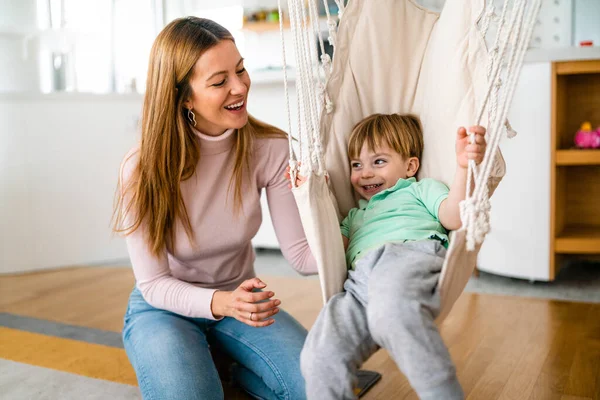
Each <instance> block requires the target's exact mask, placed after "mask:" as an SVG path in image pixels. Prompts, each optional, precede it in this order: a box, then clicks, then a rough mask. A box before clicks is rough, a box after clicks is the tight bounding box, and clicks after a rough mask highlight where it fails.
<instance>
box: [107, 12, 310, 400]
mask: <svg viewBox="0 0 600 400" xmlns="http://www.w3.org/2000/svg"><path fill="white" fill-rule="evenodd" d="M249 88H250V78H249V77H248V73H247V71H246V70H245V69H244V60H243V58H242V57H241V56H240V54H239V52H238V50H237V47H236V45H235V43H234V39H233V37H232V36H231V34H230V33H229V32H228V31H227V30H226V29H225V28H223V27H222V26H220V25H218V24H216V23H215V22H213V21H210V20H206V19H201V18H194V17H188V18H182V19H178V20H175V21H173V22H171V23H170V24H169V25H168V26H166V27H165V28H164V30H163V31H162V32H161V33H160V34H159V35H158V37H157V38H156V40H155V42H154V45H153V47H152V51H151V55H150V64H149V70H148V81H147V86H146V96H145V99H144V106H143V112H142V126H141V129H142V138H141V143H140V145H139V146H138V147H137V148H135V149H133V150H132V151H131V152H130V153H129V155H128V156H127V157H126V159H125V161H124V164H123V168H122V173H121V175H122V176H121V179H120V184H119V187H120V189H119V191H118V202H117V205H116V208H115V216H116V224H115V230H116V231H118V232H123V233H125V234H126V240H127V246H128V250H129V255H130V258H131V262H132V265H133V271H134V274H135V278H136V288H135V289H134V290H133V293H132V294H131V297H130V299H129V306H128V310H127V313H126V315H125V326H124V329H123V341H124V344H125V349H126V351H127V354H128V356H129V359H130V360H131V363H132V365H133V367H134V369H135V371H136V374H137V378H138V382H139V385H140V390H141V392H142V395H143V397H144V398H146V399H161V400H164V399H178V400H181V399H200V398H201V399H222V398H223V388H222V385H221V382H220V380H219V376H218V373H217V369H216V367H215V364H214V362H213V359H212V357H211V351H213V350H215V349H216V350H217V351H220V352H223V353H225V354H227V355H228V356H229V357H231V358H233V359H234V360H235V361H236V363H235V366H234V370H233V372H232V373H233V377H234V379H236V380H237V383H238V384H239V385H240V386H241V387H242V388H243V389H244V390H246V391H247V392H249V393H250V394H251V395H253V396H254V397H257V398H261V399H275V398H277V399H279V398H281V399H301V398H304V397H305V394H304V381H303V379H302V376H301V373H300V364H299V355H300V351H301V349H302V346H303V343H304V339H305V337H306V333H307V332H306V330H305V329H304V328H303V327H302V326H301V325H300V324H299V323H298V322H297V321H296V320H294V319H293V318H292V317H291V316H290V315H288V314H287V313H285V311H283V310H281V309H280V308H279V306H280V301H279V300H277V299H275V297H274V293H273V292H271V291H268V290H266V285H265V284H264V283H263V282H262V281H261V280H260V279H259V278H257V277H255V272H254V266H253V262H254V258H255V255H254V251H253V249H252V246H251V239H252V237H253V236H254V235H255V234H256V232H257V231H258V228H259V226H260V223H261V208H260V192H261V190H262V189H263V188H265V189H266V192H267V198H268V203H269V210H270V213H271V216H272V219H273V224H274V227H275V231H276V233H277V237H278V238H279V241H280V244H281V248H282V251H283V255H284V256H285V258H286V259H287V260H288V261H289V262H290V263H291V264H292V265H293V266H294V268H295V269H296V270H298V271H299V272H300V273H302V274H311V273H316V263H315V261H314V258H313V257H312V255H311V253H310V250H309V248H308V244H307V242H306V238H305V237H304V232H303V229H302V226H301V223H300V219H299V215H298V210H297V208H296V205H295V202H294V199H293V196H292V194H291V192H290V191H289V189H288V187H287V182H286V180H285V178H284V171H285V168H286V163H287V159H288V144H287V139H286V136H285V134H284V133H283V132H281V131H280V130H278V129H277V128H274V127H272V126H269V125H267V124H264V123H262V122H260V121H257V120H256V119H254V118H252V117H251V116H249V115H248V112H247V108H246V107H247V99H248V90H249ZM209 346H210V349H209Z"/></svg>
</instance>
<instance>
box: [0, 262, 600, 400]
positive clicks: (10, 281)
mask: <svg viewBox="0 0 600 400" xmlns="http://www.w3.org/2000/svg"><path fill="white" fill-rule="evenodd" d="M262 278H263V280H264V281H265V282H267V284H268V285H269V286H268V287H269V289H271V290H273V291H275V293H276V296H277V297H278V298H280V299H281V300H282V307H283V308H285V309H286V310H287V311H288V312H290V313H291V314H292V315H294V316H295V317H296V318H297V319H298V320H299V321H300V323H302V324H303V325H304V326H305V327H307V328H310V326H311V325H312V323H313V322H314V320H315V318H316V316H317V314H318V312H319V308H320V289H319V283H318V281H317V280H315V279H302V278H297V279H294V278H284V277H262ZM133 283H134V281H133V274H132V272H131V270H130V269H128V268H120V267H97V268H96V267H94V268H92V267H86V268H69V269H61V270H55V271H47V272H40V273H30V274H25V275H13V276H0V312H8V313H13V314H18V315H23V316H29V317H35V318H40V319H45V320H52V321H56V322H62V323H67V324H72V325H78V326H85V327H90V328H97V329H104V330H110V331H115V332H118V331H120V330H121V328H122V325H123V322H122V317H123V314H124V312H125V308H126V305H127V298H128V296H129V293H130V292H131V289H132V287H133ZM441 332H442V336H443V337H444V340H445V342H446V344H447V346H448V348H449V349H450V353H451V354H452V358H453V359H454V361H455V363H456V366H457V370H458V375H459V379H460V381H461V383H462V385H463V387H464V390H465V393H466V394H467V398H468V399H469V400H477V399H481V400H492V399H502V400H508V399H512V400H521V399H522V400H554V399H556V400H590V399H591V400H600V304H588V303H569V302H560V301H553V300H543V299H527V298H520V297H503V296H492V295H482V294H471V293H465V294H463V295H462V296H461V298H460V299H459V300H458V302H457V304H456V305H455V307H454V309H453V310H452V313H451V314H450V316H449V317H448V318H447V319H446V321H445V322H444V323H443V324H442V327H441ZM364 368H366V369H372V370H376V371H378V372H380V373H382V374H383V378H382V380H381V381H380V382H379V383H378V384H377V385H376V386H375V387H373V389H372V390H371V391H370V392H369V393H368V394H367V396H365V397H364V398H365V399H368V400H370V399H382V400H383V399H385V400H388V399H416V396H415V394H414V392H413V391H412V389H411V388H410V386H409V385H408V382H407V381H406V379H405V378H404V377H403V375H402V374H401V373H400V372H399V371H398V369H397V367H396V365H395V364H394V362H393V361H392V360H391V359H390V357H389V356H388V355H387V353H386V352H385V351H379V352H377V353H376V354H375V355H374V356H373V357H371V359H369V361H368V362H367V363H366V364H365V366H364Z"/></svg>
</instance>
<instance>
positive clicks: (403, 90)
mask: <svg viewBox="0 0 600 400" xmlns="http://www.w3.org/2000/svg"><path fill="white" fill-rule="evenodd" d="M507 1H509V0H507ZM517 1H519V0H517ZM536 2H537V4H533V5H532V7H534V8H533V10H532V11H531V13H532V14H531V15H533V17H535V15H537V10H538V9H539V1H538V0H534V3H536ZM522 3H523V7H524V4H525V2H524V1H523V2H522ZM288 4H290V7H292V4H291V0H290V1H289V2H288ZM535 7H537V9H536V8H535ZM341 8H342V10H341V11H343V15H342V17H341V18H340V22H339V26H338V30H337V36H336V37H335V52H334V57H333V62H332V66H331V69H330V70H329V71H326V74H325V75H326V76H327V77H328V81H327V82H326V86H325V92H324V100H323V106H322V112H321V117H320V126H319V127H318V129H317V130H318V131H320V132H319V133H320V136H318V137H317V139H316V140H313V143H312V144H313V146H312V147H310V148H308V149H305V150H304V154H303V157H302V160H301V161H302V166H303V168H306V169H307V171H306V170H305V171H303V172H304V174H307V175H308V182H307V183H306V184H304V185H302V186H300V187H296V188H293V192H294V195H295V197H296V201H297V203H298V206H299V209H300V214H301V217H302V220H303V225H304V229H305V232H306V234H307V238H308V241H309V244H310V246H311V249H312V250H313V253H314V254H315V257H316V258H317V260H318V262H319V268H320V280H321V286H322V293H323V299H324V300H325V301H326V300H327V299H328V298H330V297H331V296H332V295H334V294H335V293H338V292H340V291H342V290H343V286H342V285H343V282H344V280H345V279H346V274H347V268H346V262H345V257H344V251H343V246H342V241H341V237H340V229H339V222H340V218H342V217H343V216H345V215H346V214H347V212H348V211H349V210H350V209H351V208H352V207H355V206H356V204H357V199H356V198H355V196H354V194H353V192H352V188H351V186H350V183H349V174H350V170H349V163H348V159H347V155H346V154H347V139H348V136H349V134H350V132H351V130H352V128H353V127H354V125H355V124H356V123H357V122H358V121H360V120H361V119H363V118H364V117H366V116H369V115H371V114H373V113H413V114H416V115H418V116H419V117H420V119H421V122H422V125H423V131H424V142H425V150H424V155H423V158H422V160H421V168H420V171H419V174H418V177H419V178H424V177H431V178H435V179H438V180H440V181H442V182H444V183H445V184H447V185H450V184H451V182H452V180H453V175H454V172H455V168H456V156H455V151H454V146H455V138H456V129H457V128H458V127H459V126H471V125H474V124H476V123H480V124H482V125H484V126H487V127H488V135H487V140H488V152H487V153H486V159H488V164H487V170H485V168H486V166H485V165H483V164H482V165H481V168H479V172H478V173H477V174H476V175H477V176H475V175H474V176H475V177H476V178H478V179H479V186H486V188H480V189H481V190H480V192H479V193H480V194H481V196H480V197H481V198H483V199H484V200H487V196H488V195H491V194H492V193H493V191H494V189H495V188H496V187H497V185H498V184H499V182H500V180H501V179H502V177H503V176H504V173H505V164H504V160H503V158H502V156H501V154H500V151H499V149H498V147H497V143H495V145H494V143H492V141H491V139H490V134H497V135H499V134H500V133H504V132H505V127H504V122H505V118H506V113H507V111H508V106H505V108H506V109H502V108H501V105H500V106H498V99H502V97H498V94H499V93H500V94H501V92H498V89H499V87H500V84H497V85H490V79H488V78H489V76H490V74H491V69H493V68H495V66H494V65H493V64H490V62H491V61H492V60H490V52H489V51H488V48H487V47H486V42H485V39H484V37H483V35H482V30H481V26H480V25H481V23H482V18H483V17H484V16H489V15H491V13H490V9H489V8H486V4H485V1H484V0H447V2H446V4H445V6H444V9H443V11H442V12H441V13H440V14H438V13H436V12H432V11H429V10H426V9H424V8H422V7H420V6H419V5H417V4H416V3H414V2H413V1H412V0H378V1H366V0H364V1H363V0H349V2H348V4H347V6H346V7H345V8H344V7H341ZM293 12H294V11H293V10H290V13H291V14H292V17H293ZM507 12H508V11H507ZM486 13H487V15H486ZM296 15H298V14H296ZM526 23H527V22H526ZM532 24H533V22H531V25H532ZM300 28H301V27H300V26H297V27H296V29H300ZM484 29H485V30H487V26H485V28H484ZM509 32H510V31H509ZM484 33H485V32H484ZM530 34H531V32H530V31H527V29H526V30H525V32H524V35H530ZM509 36H510V35H509ZM522 40H525V41H526V43H528V42H529V36H527V37H526V38H524V39H523V38H522ZM492 51H495V52H496V53H498V52H499V51H500V49H498V48H496V49H493V50H492ZM523 52H524V51H523ZM518 56H520V55H519V54H517V57H518ZM297 57H298V55H297ZM517 62H520V63H522V58H521V59H520V60H517ZM490 66H491V68H490ZM518 67H519V68H518V69H517V75H518V70H519V69H520V64H519V65H518ZM497 68H498V71H499V70H500V66H499V65H498V66H497ZM300 74H302V70H300ZM492 76H493V74H492ZM498 76H499V75H498ZM492 79H496V78H492ZM515 79H516V78H515ZM302 84H303V82H302V81H300V82H299V85H300V86H301V85H302ZM310 84H311V83H310V77H309V83H308V85H310ZM299 89H301V88H299ZM513 89H514V88H513ZM494 96H495V97H494ZM508 96H512V94H510V93H509V94H508ZM488 99H489V101H488ZM508 103H510V98H509V99H508V101H507V103H506V104H508ZM484 107H485V111H487V113H483V111H484ZM305 108H306V107H305ZM490 111H494V112H495V114H494V113H491V112H490ZM484 114H485V115H484ZM492 125H493V126H492ZM494 126H496V128H495V127H494ZM290 128H291V127H290ZM309 130H310V128H309ZM494 130H495V131H494ZM309 133H310V132H309ZM312 134H313V136H315V133H314V132H312ZM319 138H320V139H319ZM309 140H310V136H309ZM321 146H322V149H321ZM319 151H321V155H322V157H321V158H319V157H320V156H321V155H320V154H319ZM294 157H295V156H294V155H292V158H293V160H292V163H291V165H292V167H294V166H295V163H294V161H295V159H294ZM484 163H485V161H484ZM472 167H474V166H472ZM475 172H477V171H476V170H473V173H475ZM325 174H328V175H329V177H330V182H329V186H328V184H327V183H326V180H325V177H324V175H325ZM476 182H477V180H476ZM477 188H478V187H477V186H475V188H474V191H473V193H477ZM469 189H471V188H469ZM481 204H484V205H485V204H489V203H486V202H485V201H483V202H482V203H481ZM483 208H484V209H483V210H481V209H479V210H478V211H477V212H479V213H480V217H482V218H484V220H485V217H487V212H488V211H489V210H487V209H485V207H483ZM471 211H473V210H471ZM480 222H481V221H480ZM483 222H485V221H483ZM477 226H478V225H477V224H475V225H473V224H471V225H469V224H466V223H465V221H464V220H463V228H461V229H460V230H458V231H455V232H452V233H451V236H450V246H449V251H448V253H447V256H446V260H445V263H444V267H443V270H442V273H441V277H440V282H439V287H440V290H441V296H442V309H441V313H440V315H439V316H438V321H441V320H442V319H444V318H445V317H446V316H447V314H448V313H449V311H450V309H451V308H452V305H453V304H454V302H455V301H456V300H457V298H458V297H459V296H460V294H461V293H462V291H463V290H464V288H465V286H466V284H467V281H468V280H469V277H470V276H471V274H472V272H473V269H474V268H475V264H476V261H477V254H478V251H479V248H480V245H481V240H482V239H480V240H477V241H476V242H473V241H472V239H470V240H471V242H470V245H469V246H467V244H468V243H467V242H468V239H469V237H468V233H469V231H468V229H477ZM482 235H483V236H484V235H485V232H479V236H480V237H481V236H482Z"/></svg>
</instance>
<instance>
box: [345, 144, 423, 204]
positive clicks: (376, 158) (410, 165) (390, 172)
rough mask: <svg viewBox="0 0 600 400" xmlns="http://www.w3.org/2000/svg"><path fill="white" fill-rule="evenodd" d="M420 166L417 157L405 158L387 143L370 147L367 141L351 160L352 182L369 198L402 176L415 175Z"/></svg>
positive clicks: (403, 177)
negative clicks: (355, 157)
mask: <svg viewBox="0 0 600 400" xmlns="http://www.w3.org/2000/svg"><path fill="white" fill-rule="evenodd" d="M418 168H419V160H418V159H417V158H416V157H411V158H408V159H404V158H403V157H402V156H401V155H400V154H398V153H397V152H396V151H395V150H394V149H391V148H390V147H389V146H388V145H387V144H381V145H380V146H378V147H377V148H375V149H370V148H369V146H368V144H367V143H365V144H364V145H363V146H362V149H361V150H360V154H359V156H358V158H357V159H351V160H350V170H351V174H350V182H351V183H352V186H353V187H354V190H356V192H357V193H358V194H359V195H360V196H361V197H363V198H365V199H367V200H369V199H371V197H373V196H374V195H375V194H376V193H379V192H381V191H383V190H385V189H389V188H391V187H392V186H394V185H395V184H396V183H397V182H398V180H399V179H400V178H402V179H406V178H410V177H412V176H415V174H416V173H417V169H418Z"/></svg>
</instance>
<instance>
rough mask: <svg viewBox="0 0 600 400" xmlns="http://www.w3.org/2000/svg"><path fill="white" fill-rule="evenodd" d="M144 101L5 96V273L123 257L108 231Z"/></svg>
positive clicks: (1, 189) (0, 185)
mask: <svg viewBox="0 0 600 400" xmlns="http://www.w3.org/2000/svg"><path fill="white" fill-rule="evenodd" d="M140 107H141V96H139V95H138V96H113V95H109V96H92V95H81V94H61V95H43V96H42V95H10V96H8V95H2V96H1V97H0V127H1V130H0V146H1V147H0V226H1V229H0V272H15V271H26V270H34V269H41V268H48V267H57V266H65V265H75V264H81V263H94V262H103V261H107V260H112V259H119V258H124V257H126V252H125V247H124V243H123V241H122V240H120V239H118V238H113V237H112V235H111V231H110V226H109V224H110V218H111V213H112V201H113V195H114V191H115V188H116V183H117V177H118V169H119V163H120V160H121V158H122V157H123V156H124V154H125V153H126V152H127V150H128V149H129V148H130V147H131V146H132V145H133V143H134V141H135V125H136V121H137V118H138V114H139V111H140Z"/></svg>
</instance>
